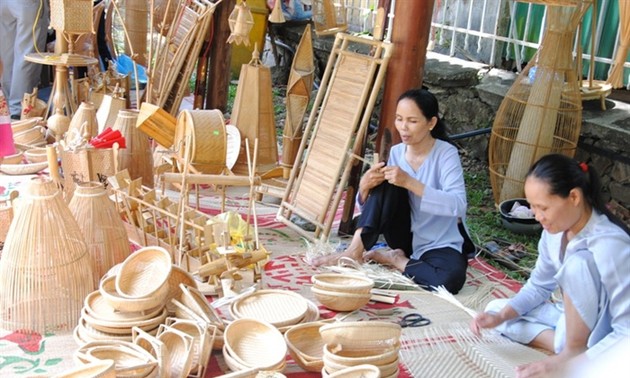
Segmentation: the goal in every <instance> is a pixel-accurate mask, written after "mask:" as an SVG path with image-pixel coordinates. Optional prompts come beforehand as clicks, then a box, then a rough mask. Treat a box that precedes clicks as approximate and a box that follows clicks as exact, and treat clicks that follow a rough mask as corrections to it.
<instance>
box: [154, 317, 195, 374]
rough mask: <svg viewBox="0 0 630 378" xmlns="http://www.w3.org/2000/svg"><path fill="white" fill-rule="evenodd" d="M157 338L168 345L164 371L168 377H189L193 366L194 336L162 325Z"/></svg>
mask: <svg viewBox="0 0 630 378" xmlns="http://www.w3.org/2000/svg"><path fill="white" fill-rule="evenodd" d="M157 339H158V340H160V341H161V342H163V343H164V345H165V346H166V350H167V354H166V360H165V361H164V371H165V372H166V376H167V377H187V376H188V374H189V373H190V368H191V366H192V353H191V352H192V348H193V344H194V341H193V338H192V336H190V335H187V334H186V333H184V332H181V331H179V330H176V329H174V328H171V327H168V326H165V325H161V326H160V329H159V330H158V334H157Z"/></svg>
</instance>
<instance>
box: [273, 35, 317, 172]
mask: <svg viewBox="0 0 630 378" xmlns="http://www.w3.org/2000/svg"><path fill="white" fill-rule="evenodd" d="M314 73H315V63H314V59H313V41H312V37H311V25H310V24H308V25H306V28H304V31H303V32H302V38H301V39H300V43H299V45H298V47H297V49H296V52H295V56H294V57H293V62H292V63H291V72H290V73H289V82H288V84H287V96H286V108H287V117H286V119H285V121H284V130H283V132H282V161H281V163H282V165H283V166H284V167H287V168H292V167H293V162H295V158H296V156H297V152H298V149H299V148H300V142H301V141H302V134H303V131H302V123H303V120H304V114H306V108H307V107H308V103H309V101H310V99H311V91H312V90H313V75H314ZM285 176H286V177H287V178H288V174H287V175H285Z"/></svg>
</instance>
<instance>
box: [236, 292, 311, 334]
mask: <svg viewBox="0 0 630 378" xmlns="http://www.w3.org/2000/svg"><path fill="white" fill-rule="evenodd" d="M230 311H231V312H232V315H233V317H234V318H236V319H240V318H254V319H259V320H262V321H265V322H268V323H269V324H271V325H273V326H275V327H282V326H286V325H293V324H296V323H298V322H299V321H300V320H301V319H303V318H304V316H305V315H306V313H307V311H308V302H307V301H306V299H305V298H304V297H302V296H301V295H299V294H296V293H294V292H292V291H288V290H259V291H256V292H254V293H252V294H249V295H247V296H245V297H242V298H240V299H238V300H236V301H235V302H234V303H233V304H232V306H231V307H230Z"/></svg>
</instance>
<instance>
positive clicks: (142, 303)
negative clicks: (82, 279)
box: [98, 275, 169, 314]
mask: <svg viewBox="0 0 630 378" xmlns="http://www.w3.org/2000/svg"><path fill="white" fill-rule="evenodd" d="M98 291H99V292H100V294H101V296H102V297H103V299H104V300H105V301H106V302H107V304H109V305H110V306H111V307H112V308H113V309H114V310H116V311H118V312H132V313H138V312H139V313H141V314H145V313H146V312H147V311H150V310H154V309H156V308H160V307H163V305H164V302H165V301H167V300H168V295H169V286H168V285H162V287H161V288H160V289H159V290H158V291H157V292H156V293H155V295H152V296H149V297H146V298H135V299H131V298H125V297H122V296H121V295H120V294H118V291H116V276H115V275H109V276H106V277H103V278H102V279H101V282H100V285H99V289H98Z"/></svg>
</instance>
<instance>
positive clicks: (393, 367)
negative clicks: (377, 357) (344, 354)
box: [323, 354, 398, 377]
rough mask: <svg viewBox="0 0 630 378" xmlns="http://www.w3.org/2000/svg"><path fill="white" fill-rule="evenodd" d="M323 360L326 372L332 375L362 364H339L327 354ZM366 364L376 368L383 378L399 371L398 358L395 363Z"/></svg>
mask: <svg viewBox="0 0 630 378" xmlns="http://www.w3.org/2000/svg"><path fill="white" fill-rule="evenodd" d="M323 360H324V367H325V368H326V371H328V372H330V373H334V372H338V371H341V370H344V369H347V368H349V367H353V366H359V365H361V364H358V365H346V364H340V363H338V362H334V361H331V359H330V356H329V355H326V354H324V357H323ZM365 364H368V365H374V366H376V367H377V368H378V370H379V372H380V374H381V377H388V376H390V375H392V374H393V373H394V372H396V371H397V370H398V358H396V360H395V361H392V362H389V363H386V364H375V363H365Z"/></svg>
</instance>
